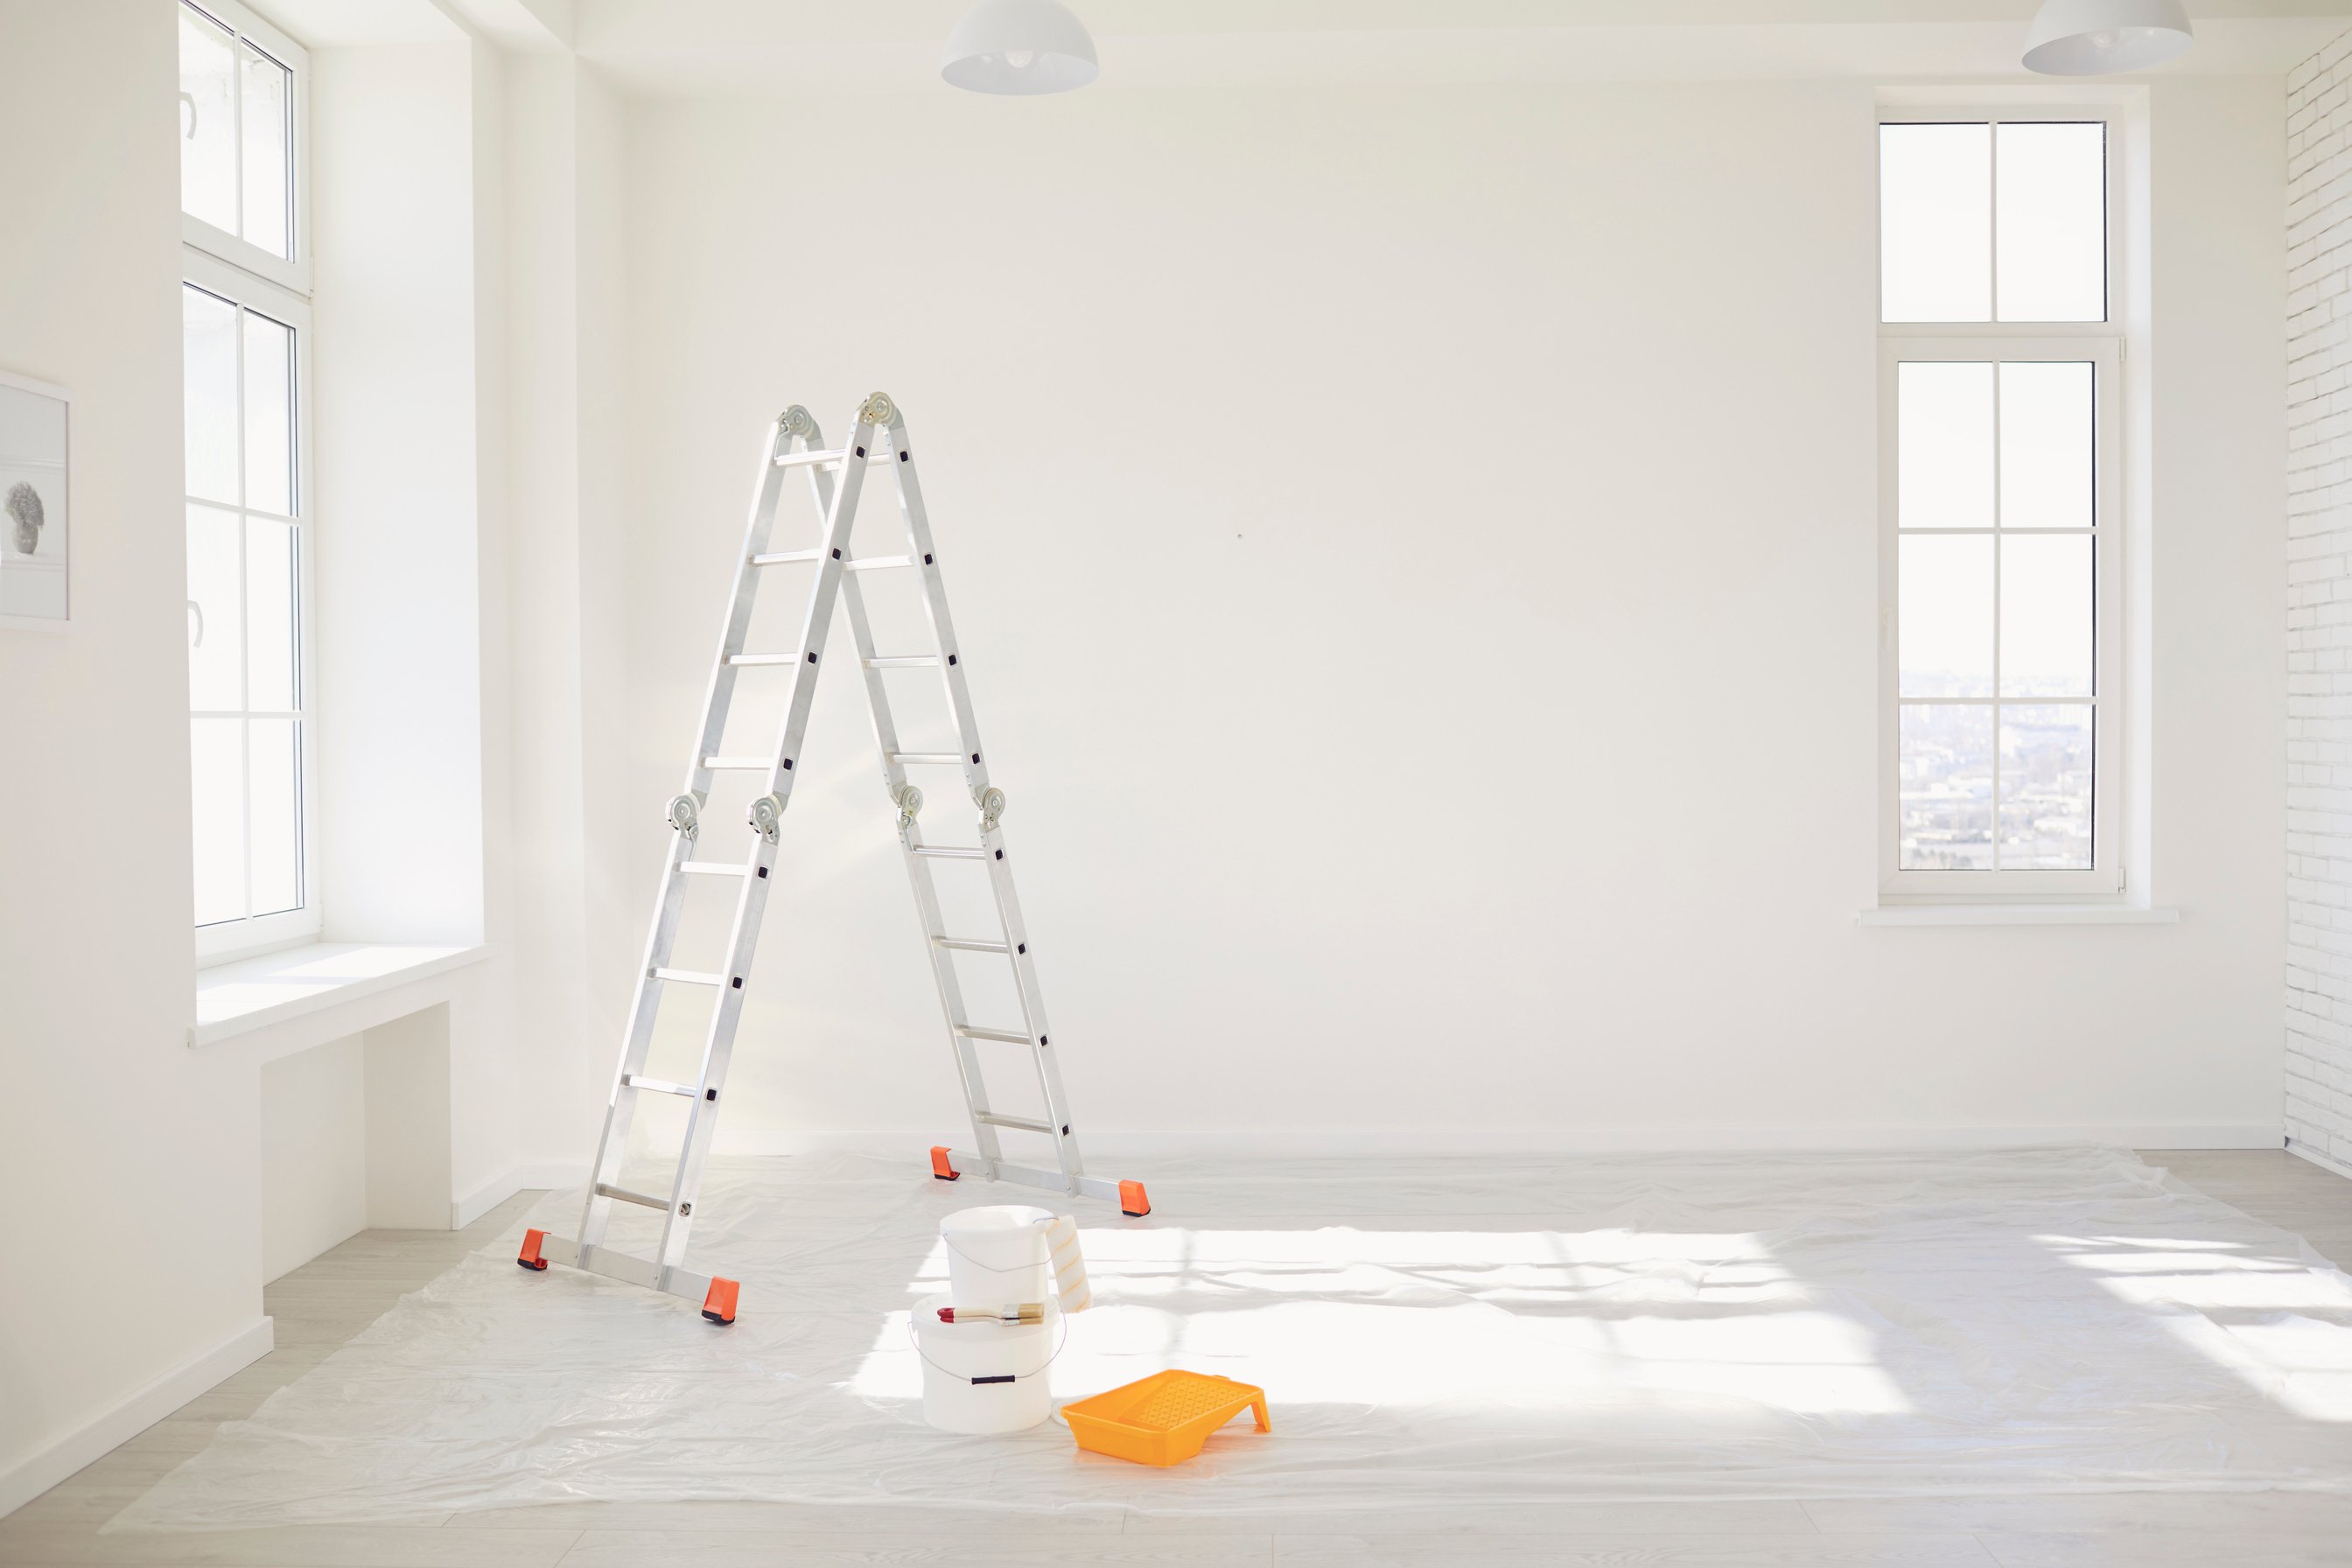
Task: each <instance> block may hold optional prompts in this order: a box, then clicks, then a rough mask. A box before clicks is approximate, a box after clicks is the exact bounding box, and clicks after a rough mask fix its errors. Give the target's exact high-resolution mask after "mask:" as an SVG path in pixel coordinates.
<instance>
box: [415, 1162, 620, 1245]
mask: <svg viewBox="0 0 2352 1568" xmlns="http://www.w3.org/2000/svg"><path fill="white" fill-rule="evenodd" d="M587 1179H588V1167H587V1166H586V1165H584V1164H571V1163H552V1164H541V1165H509V1166H508V1167H507V1168H506V1169H505V1170H503V1171H500V1172H499V1173H498V1174H497V1175H495V1176H493V1177H491V1178H490V1179H489V1180H488V1181H487V1182H485V1183H483V1184H481V1185H480V1186H479V1187H478V1188H476V1189H475V1190H474V1191H473V1192H471V1193H468V1194H466V1195H465V1196H464V1197H462V1198H459V1199H457V1200H456V1201H455V1202H453V1203H452V1204H450V1205H449V1228H450V1229H451V1230H463V1229H465V1228H466V1227H467V1226H469V1225H471V1224H473V1223H474V1222H475V1221H476V1220H478V1219H479V1218H481V1217H482V1216H483V1215H486V1214H488V1213H489V1212H490V1211H491V1210H492V1209H494V1208H496V1207H498V1206H499V1205H500V1204H502V1203H504V1202H506V1201H507V1200H508V1199H509V1198H510V1197H512V1196H514V1195H515V1194H517V1193H528V1192H534V1191H539V1190H541V1189H546V1188H558V1187H576V1186H578V1185H580V1184H582V1183H583V1182H585V1181H586V1180H587Z"/></svg>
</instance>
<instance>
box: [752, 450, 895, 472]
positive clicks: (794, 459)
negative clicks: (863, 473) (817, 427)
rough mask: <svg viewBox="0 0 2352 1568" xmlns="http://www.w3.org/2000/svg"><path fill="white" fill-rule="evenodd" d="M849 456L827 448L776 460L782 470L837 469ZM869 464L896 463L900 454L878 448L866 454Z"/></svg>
mask: <svg viewBox="0 0 2352 1568" xmlns="http://www.w3.org/2000/svg"><path fill="white" fill-rule="evenodd" d="M848 456H849V454H848V453H847V452H845V451H844V450H843V449H842V448H841V447H824V449H822V450H819V451H810V452H787V453H785V454H784V455H783V456H782V457H781V458H777V459H776V467H778V468H839V467H840V466H841V463H842V459H843V458H846V457H848ZM866 461H867V462H869V463H895V462H897V461H898V453H897V452H896V451H893V450H892V449H890V448H889V447H875V448H874V449H873V450H872V451H870V452H868V453H866Z"/></svg>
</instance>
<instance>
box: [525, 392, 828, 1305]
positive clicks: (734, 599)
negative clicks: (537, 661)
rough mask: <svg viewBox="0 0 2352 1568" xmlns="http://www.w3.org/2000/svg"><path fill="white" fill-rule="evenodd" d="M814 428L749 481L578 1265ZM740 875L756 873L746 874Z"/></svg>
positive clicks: (586, 1257) (786, 438) (770, 446)
mask: <svg viewBox="0 0 2352 1568" xmlns="http://www.w3.org/2000/svg"><path fill="white" fill-rule="evenodd" d="M795 416H797V418H796V417H795ZM813 429H814V422H813V421H812V420H810V418H809V417H808V414H807V411H806V410H804V409H801V408H799V407H798V406H797V405H795V406H794V407H793V408H792V409H788V410H786V411H785V413H784V414H782V416H779V417H778V418H777V420H776V422H775V424H774V425H773V426H771V428H770V430H769V433H768V441H767V446H766V447H765V449H764V450H763V451H762V453H761V464H760V475H759V479H758V480H757V481H756V482H755V483H754V485H753V486H752V491H751V511H750V516H749V517H748V519H747V520H746V521H745V523H744V529H743V548H742V549H741V551H740V552H738V554H737V556H736V562H735V583H734V592H733V594H732V595H731V596H730V607H729V611H728V616H727V620H726V622H725V623H724V625H723V626H721V628H720V630H719V652H718V655H717V657H716V658H713V660H712V662H711V672H710V679H709V684H708V686H707V687H706V689H705V692H704V697H703V712H702V724H701V727H700V729H699V731H698V732H697V735H696V739H695V750H694V755H693V758H692V759H691V761H690V762H689V763H688V766H687V772H686V788H685V790H684V792H683V793H681V794H680V795H677V796H676V797H674V798H673V799H672V800H671V802H670V805H669V808H668V816H669V823H670V826H671V829H672V831H671V833H670V843H669V852H668V855H667V858H666V860H665V863H664V865H663V868H662V876H661V884H660V889H659V891H658V892H657V893H656V897H655V900H654V918H653V921H652V923H651V925H650V927H649V928H648V930H647V931H646V952H645V959H644V962H643V963H640V964H639V965H638V967H637V976H636V987H635V994H634V995H633V996H632V998H631V1000H630V1005H629V1030H628V1034H627V1036H626V1037H625V1040H624V1043H623V1046H622V1049H621V1059H620V1061H619V1063H618V1065H617V1066H616V1067H615V1068H614V1075H613V1087H612V1089H611V1091H610V1092H609V1094H608V1095H607V1097H606V1100H605V1111H604V1131H603V1132H602V1133H601V1134H600V1135H599V1136H598V1139H597V1142H596V1158H595V1160H594V1162H593V1163H592V1164H591V1165H590V1166H589V1179H588V1190H587V1194H586V1195H585V1197H584V1198H583V1201H582V1205H581V1215H580V1226H579V1229H578V1230H577V1231H576V1232H575V1233H574V1236H575V1245H574V1250H575V1258H574V1259H573V1260H572V1261H574V1264H575V1267H582V1268H587V1267H591V1266H592V1265H593V1264H594V1263H595V1262H596V1260H597V1251H598V1249H599V1248H600V1247H602V1246H603V1244H604V1232H605V1228H606V1224H607V1222H608V1220H609V1219H610V1218H611V1215H612V1205H613V1199H611V1198H610V1197H609V1196H606V1195H605V1194H603V1193H601V1192H600V1191H599V1190H598V1189H599V1188H602V1187H610V1186H614V1185H617V1184H619V1181H620V1174H621V1164H622V1162H623V1161H624V1160H625V1158H626V1156H627V1153H628V1147H629V1131H630V1128H631V1126H632V1125H633V1123H634V1121H635V1111H636V1091H635V1089H634V1088H633V1085H632V1081H631V1080H632V1079H635V1077H636V1076H637V1075H639V1074H641V1073H643V1072H644V1070H645V1065H646V1057H647V1056H648V1054H650V1052H651V1051H652V1048H653V1035H654V1026H655V1022H656V1017H657V1016H658V1014H659V1009H660V1005H661V999H662V997H663V995H664V994H666V988H667V985H668V984H670V983H669V982H667V981H665V980H661V979H658V978H656V973H655V972H656V970H659V969H663V968H667V966H668V960H669V956H670V952H671V950H672V948H673V946H674V944H675V943H676V942H677V924H678V919H679V916H680V914H681V912H682V910H683V905H684V903H685V899H686V885H687V884H686V877H685V873H684V872H683V871H682V870H681V869H680V868H681V867H683V866H684V865H685V863H686V862H687V861H688V859H689V858H691V857H692V856H693V853H694V849H695V846H696V843H697V841H698V837H699V828H700V812H701V807H702V805H704V803H706V802H707V801H708V800H709V792H710V769H709V767H708V766H707V765H706V763H707V760H708V758H709V756H710V755H711V754H712V753H713V752H716V751H717V749H718V747H719V741H720V738H721V736H722V735H723V733H724V732H725V729H726V723H727V714H728V710H729V708H730V706H731V704H732V702H733V700H734V692H735V679H736V667H735V666H734V665H732V664H730V663H729V662H728V660H729V657H730V654H732V653H734V652H738V651H740V645H741V643H742V641H743V638H744V637H745V636H746V635H747V633H748V631H749V628H750V625H751V608H752V605H753V603H754V602H755V600H756V598H757V595H758V592H759V577H758V572H759V568H757V567H755V566H753V565H751V558H752V557H753V556H754V555H757V554H759V553H760V552H762V551H764V550H765V549H766V548H767V545H768V542H769V536H770V534H771V532H772V530H773V529H774V526H775V518H776V510H777V507H778V504H779V503H780V501H781V500H782V492H783V481H784V474H785V471H786V470H784V469H783V468H779V467H778V466H777V458H780V457H781V456H782V453H783V450H784V448H786V447H788V445H789V444H790V443H791V442H792V441H793V440H794V439H796V438H803V437H805V436H806V434H807V433H808V432H809V431H810V430H813ZM746 880H747V881H749V880H751V877H750V875H749V874H748V873H747V875H746ZM696 1088H697V1089H698V1091H700V1090H702V1089H704V1088H705V1086H704V1085H701V1084H697V1085H696ZM702 1102H703V1097H702V1094H701V1093H700V1092H698V1094H697V1096H696V1103H697V1104H701V1103H702Z"/></svg>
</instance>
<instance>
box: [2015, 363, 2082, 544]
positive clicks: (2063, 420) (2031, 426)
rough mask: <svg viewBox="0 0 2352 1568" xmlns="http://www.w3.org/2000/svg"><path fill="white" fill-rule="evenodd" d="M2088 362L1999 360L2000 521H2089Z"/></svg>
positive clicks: (2029, 524)
mask: <svg viewBox="0 0 2352 1568" xmlns="http://www.w3.org/2000/svg"><path fill="white" fill-rule="evenodd" d="M2095 398H2096V393H2095V389H2094V383H2093V380H2092V366H2091V364H2090V363H2089V362H2088V361H2085V360H2074V361H2059V362H2052V363H2039V362H2035V361H2030V360H2012V361H2011V362H2009V363H2006V364H2003V365H2002V366H2001V367H2000V521H2001V526H2002V527H2004V528H2089V527H2092V526H2093V525H2094V524H2095V522H2096V521H2097V518H2096V515H2095V511H2094V509H2093V497H2092V475H2093V472H2094V468H2095V447H2096V441H2097V435H2096V431H2097V427H2098V423H2097V410H2096V405H2095Z"/></svg>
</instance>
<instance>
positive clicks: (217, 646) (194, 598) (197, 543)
mask: <svg viewBox="0 0 2352 1568" xmlns="http://www.w3.org/2000/svg"><path fill="white" fill-rule="evenodd" d="M238 584H239V574H238V571H237V562H236V513H235V512H233V511H222V510H219V509H218V508H216V507H209V506H192V507H190V508H189V509H188V706H189V707H191V708H194V709H196V710H199V711H202V710H213V711H215V712H218V711H223V710H228V711H234V710H236V709H239V708H242V707H243V706H245V698H244V691H243V689H242V681H241V672H240V670H239V668H238V658H237V644H238V641H239V640H240V638H241V637H243V635H244V627H243V624H242V623H243V620H244V616H243V612H242V610H241V608H240V605H241V601H242V595H240V594H239V593H238Z"/></svg>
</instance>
